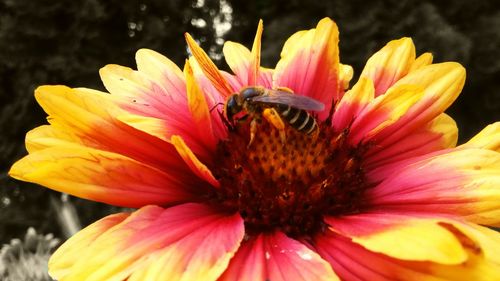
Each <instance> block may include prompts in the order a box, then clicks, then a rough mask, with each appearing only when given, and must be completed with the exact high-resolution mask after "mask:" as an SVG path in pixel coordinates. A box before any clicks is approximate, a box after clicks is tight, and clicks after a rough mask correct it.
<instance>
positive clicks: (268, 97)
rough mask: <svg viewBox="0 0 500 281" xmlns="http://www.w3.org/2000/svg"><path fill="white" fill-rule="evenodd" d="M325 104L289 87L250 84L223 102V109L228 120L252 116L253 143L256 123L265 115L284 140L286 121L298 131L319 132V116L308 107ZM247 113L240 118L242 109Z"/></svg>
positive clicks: (318, 107)
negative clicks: (311, 112) (297, 93)
mask: <svg viewBox="0 0 500 281" xmlns="http://www.w3.org/2000/svg"><path fill="white" fill-rule="evenodd" d="M324 108H325V105H324V104H323V103H321V102H319V101H317V100H315V99H312V98H309V97H306V96H301V95H296V94H293V92H291V90H289V89H285V88H279V89H273V90H271V89H266V88H264V87H258V86H255V87H247V88H244V89H242V90H241V91H240V92H239V93H235V94H232V95H231V96H230V97H229V98H228V99H227V100H226V103H225V105H224V112H225V115H226V118H227V120H228V121H229V123H231V124H234V123H235V121H237V120H242V119H246V118H247V117H251V118H252V121H251V122H250V142H249V143H248V146H250V145H251V144H252V142H253V140H254V138H255V133H256V132H257V124H258V123H259V122H260V121H261V116H263V117H264V118H265V119H266V120H267V121H268V122H269V123H270V124H271V125H272V126H274V127H275V128H276V129H277V130H278V131H279V134H280V139H281V143H282V144H285V140H286V136H285V122H286V123H287V124H289V125H290V126H291V127H292V128H294V129H295V130H297V131H299V132H304V133H305V134H306V135H314V134H315V133H317V132H318V123H317V122H316V119H315V118H314V117H313V116H311V114H309V113H308V112H307V111H308V110H309V111H322V110H323V109H324ZM242 112H243V113H246V114H245V115H243V116H242V117H241V118H237V115H239V114H240V113H242Z"/></svg>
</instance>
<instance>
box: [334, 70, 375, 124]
mask: <svg viewBox="0 0 500 281" xmlns="http://www.w3.org/2000/svg"><path fill="white" fill-rule="evenodd" d="M374 96H375V88H374V87H373V82H372V81H371V80H370V79H367V78H360V79H359V81H358V83H356V84H355V85H354V86H353V87H352V89H351V90H349V91H347V92H346V93H345V95H344V96H343V97H342V99H341V100H340V102H339V103H338V105H337V107H336V109H335V114H333V120H332V124H333V127H334V128H336V129H338V130H342V129H343V128H347V127H349V125H350V123H351V122H352V121H354V120H355V119H356V118H357V117H358V115H359V113H360V112H361V111H362V110H363V109H364V108H365V107H366V106H368V104H370V103H371V102H372V101H373V99H374Z"/></svg>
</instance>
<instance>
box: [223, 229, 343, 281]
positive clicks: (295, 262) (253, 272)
mask: <svg viewBox="0 0 500 281" xmlns="http://www.w3.org/2000/svg"><path fill="white" fill-rule="evenodd" d="M219 280H220V281H226V280H227V281H229V280H231V281H254V280H255V281H257V280H273V281H280V280H283V281H298V280H303V281H306V280H307V281H309V280H318V281H321V280H325V281H326V280H338V278H337V277H336V275H335V274H334V273H333V271H332V269H331V267H330V266H329V265H328V264H327V263H326V262H325V261H324V260H323V259H321V258H320V257H319V255H318V254H317V253H315V252H313V251H312V250H311V249H309V248H308V247H306V246H305V245H303V244H302V243H300V242H298V241H296V240H293V239H291V238H289V237H287V236H286V235H284V234H283V233H281V232H276V233H272V234H259V235H258V236H256V237H252V238H250V239H249V240H247V241H245V242H244V243H243V244H242V245H241V247H240V249H239V250H238V252H237V253H236V255H235V257H234V258H233V259H232V260H231V262H230V264H229V267H228V268H227V270H226V272H224V274H223V275H222V276H221V278H220V279H219Z"/></svg>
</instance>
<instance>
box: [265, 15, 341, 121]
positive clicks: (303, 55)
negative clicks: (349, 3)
mask: <svg viewBox="0 0 500 281" xmlns="http://www.w3.org/2000/svg"><path fill="white" fill-rule="evenodd" d="M338 43H339V31H338V28H337V25H336V24H335V23H334V22H333V21H332V20H331V19H329V18H324V19H322V20H321V21H320V22H319V23H318V25H317V26H316V28H315V29H311V30H309V31H299V32H298V33H296V34H294V35H292V36H291V37H290V39H288V40H287V42H286V43H285V46H284V47H283V51H282V52H281V60H280V61H279V62H278V64H277V65H276V70H275V72H274V77H273V84H274V87H287V88H289V89H292V90H293V91H294V92H295V93H296V94H298V95H305V96H309V97H311V98H314V99H317V100H319V101H321V102H322V103H324V104H325V106H326V108H325V110H324V111H322V112H320V113H319V117H320V118H321V119H325V118H326V116H327V115H328V112H329V110H330V107H331V105H332V99H333V100H339V99H340V97H341V96H342V94H343V86H344V85H340V84H341V82H340V81H339V72H340V71H339V49H338Z"/></svg>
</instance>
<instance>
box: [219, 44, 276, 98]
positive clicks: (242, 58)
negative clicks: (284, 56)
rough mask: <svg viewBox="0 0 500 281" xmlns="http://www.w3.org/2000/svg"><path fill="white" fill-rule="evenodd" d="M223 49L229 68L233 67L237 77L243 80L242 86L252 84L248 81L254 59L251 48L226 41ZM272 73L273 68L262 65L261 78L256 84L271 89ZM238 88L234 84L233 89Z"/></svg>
mask: <svg viewBox="0 0 500 281" xmlns="http://www.w3.org/2000/svg"><path fill="white" fill-rule="evenodd" d="M222 51H223V52H224V58H225V59H226V62H227V64H228V65H229V68H231V70H232V71H233V73H234V74H236V77H237V78H238V79H239V81H240V82H241V87H243V86H248V85H252V83H250V82H248V81H247V80H248V79H247V78H248V75H249V74H248V73H249V68H250V61H251V60H252V54H251V53H250V50H248V49H247V48H246V47H245V46H243V45H241V44H239V43H235V42H231V41H226V42H225V43H224V47H223V49H222ZM272 75H273V70H272V69H268V68H263V67H261V68H260V69H259V80H258V82H257V84H256V85H261V86H264V87H266V88H268V89H271V88H272V87H273V83H272V80H273V77H272ZM254 84H255V83H254ZM236 88H237V87H234V86H233V89H236Z"/></svg>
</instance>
